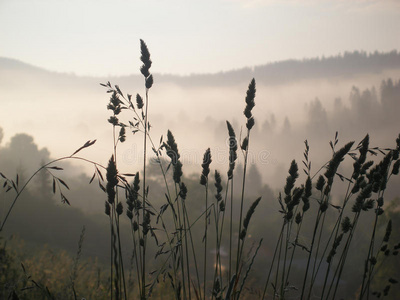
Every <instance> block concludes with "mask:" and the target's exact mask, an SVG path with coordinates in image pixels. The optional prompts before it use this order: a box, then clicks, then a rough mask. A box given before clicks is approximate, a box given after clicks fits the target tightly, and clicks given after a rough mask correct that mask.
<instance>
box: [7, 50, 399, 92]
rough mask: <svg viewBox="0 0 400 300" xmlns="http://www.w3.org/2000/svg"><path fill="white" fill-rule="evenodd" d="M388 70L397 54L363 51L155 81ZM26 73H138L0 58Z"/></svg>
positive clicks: (277, 79) (218, 81)
mask: <svg viewBox="0 0 400 300" xmlns="http://www.w3.org/2000/svg"><path fill="white" fill-rule="evenodd" d="M388 69H400V52H398V51H397V50H393V51H390V52H378V51H375V52H374V53H367V52H364V51H354V52H345V53H344V54H343V55H341V54H340V55H336V56H330V57H326V58H325V57H322V58H319V57H318V58H311V59H303V60H294V59H291V60H284V61H278V62H274V63H268V64H265V65H259V66H255V67H253V68H250V67H245V68H241V69H236V70H231V71H226V72H219V73H205V74H191V75H187V76H179V75H174V74H155V77H156V78H157V81H159V82H173V83H176V84H181V85H189V86H193V85H194V86H197V85H200V86H201V85H215V86H216V85H233V84H237V83H239V82H243V81H248V80H249V78H251V77H255V78H257V81H258V82H263V83H264V84H271V85H274V84H282V83H288V82H292V81H296V80H301V79H313V78H331V77H339V76H340V77H350V76H353V75H357V74H368V73H380V72H382V71H384V70H388ZM5 70H14V71H29V72H38V73H42V74H44V73H47V74H57V75H62V76H67V77H78V78H79V77H82V78H92V79H94V78H96V79H97V80H100V81H104V80H105V81H106V80H114V79H116V78H119V79H122V80H123V79H128V78H130V79H131V78H133V77H138V76H140V75H139V74H134V75H128V76H113V77H110V78H108V77H107V78H106V77H105V76H103V77H88V76H78V75H72V74H67V73H60V72H52V71H48V70H45V69H43V68H40V67H36V66H33V65H30V64H27V63H25V62H22V61H19V60H16V59H11V58H5V57H0V71H5Z"/></svg>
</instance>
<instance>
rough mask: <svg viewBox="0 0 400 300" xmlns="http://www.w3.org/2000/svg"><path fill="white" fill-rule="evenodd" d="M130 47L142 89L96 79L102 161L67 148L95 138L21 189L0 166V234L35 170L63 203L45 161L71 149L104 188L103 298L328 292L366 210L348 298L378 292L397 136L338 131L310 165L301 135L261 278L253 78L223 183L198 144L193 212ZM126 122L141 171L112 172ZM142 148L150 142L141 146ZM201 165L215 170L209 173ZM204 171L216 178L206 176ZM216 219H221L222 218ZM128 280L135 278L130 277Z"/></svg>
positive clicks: (146, 55) (335, 287)
mask: <svg viewBox="0 0 400 300" xmlns="http://www.w3.org/2000/svg"><path fill="white" fill-rule="evenodd" d="M140 49H141V57H140V60H141V62H142V63H143V64H142V66H141V67H140V72H141V73H142V75H143V77H144V95H145V96H144V97H142V96H141V95H140V94H139V93H137V94H136V96H135V97H133V96H132V95H131V94H125V93H124V92H123V91H122V90H121V88H120V87H119V86H118V85H112V84H111V83H110V82H107V83H102V84H101V85H102V86H103V87H105V88H106V91H107V93H109V95H110V99H109V103H108V106H107V108H108V109H109V110H110V111H111V116H110V118H109V119H108V122H109V123H110V124H111V125H112V130H111V132H112V133H111V134H112V137H113V144H112V149H111V151H110V152H111V155H110V159H109V161H108V164H107V167H103V166H102V165H101V164H98V163H95V162H93V161H90V160H88V159H85V158H82V157H77V156H76V154H77V153H78V152H79V151H81V150H82V149H84V148H87V147H89V146H92V145H93V144H94V141H88V142H87V143H85V144H84V145H83V146H82V147H80V148H79V149H78V150H77V151H75V152H74V153H73V154H72V155H70V156H67V157H63V158H60V159H56V160H53V161H51V162H49V163H47V164H45V165H43V166H42V167H41V168H40V169H39V170H37V171H36V172H35V173H34V174H33V175H32V176H31V177H30V178H29V179H28V180H27V182H26V183H25V184H24V185H23V186H22V187H19V178H18V176H17V178H16V179H15V180H10V179H8V178H7V177H6V176H5V175H4V174H2V173H0V175H1V177H2V178H3V181H4V183H3V187H4V188H5V189H6V191H10V190H14V191H15V192H16V196H15V198H14V200H13V202H12V204H11V206H10V207H9V209H8V211H7V213H6V215H5V218H4V220H2V222H1V227H0V232H1V231H2V229H3V227H4V225H5V224H6V221H7V219H8V217H9V215H10V213H11V211H12V210H13V208H14V206H15V204H16V202H17V200H18V198H19V197H20V195H21V193H22V192H23V191H24V190H25V189H26V186H27V185H28V184H29V183H30V181H31V180H32V178H33V177H34V176H35V175H36V174H37V173H38V172H39V171H47V172H49V174H50V175H51V176H52V178H53V192H56V191H58V192H59V193H60V197H61V199H62V201H63V202H65V203H67V204H69V201H68V200H67V198H66V196H65V192H64V190H65V189H69V186H68V185H67V184H66V182H65V181H64V180H62V179H61V178H60V177H59V176H58V175H56V174H55V172H56V171H60V170H61V168H59V167H57V166H56V165H55V163H57V162H58V161H61V160H66V159H79V160H83V161H86V162H88V163H90V164H92V165H93V166H94V174H93V176H92V178H91V180H90V182H92V181H93V180H94V179H95V178H96V177H97V179H98V185H99V187H100V188H101V189H102V190H103V191H104V193H105V194H104V200H105V214H106V216H107V217H108V219H109V226H110V233H109V234H110V254H111V255H110V261H109V271H108V272H109V278H110V280H109V285H108V288H109V290H108V292H106V294H107V297H109V299H115V300H119V299H148V298H152V297H158V296H159V295H160V294H161V295H162V293H164V296H166V295H168V297H173V298H175V299H204V300H205V299H241V298H254V297H255V298H258V299H289V298H293V297H294V298H297V299H312V298H314V297H318V298H320V299H335V298H337V297H338V296H337V295H338V293H339V291H340V288H341V280H342V276H343V273H344V271H345V269H346V268H348V257H349V253H351V251H355V250H356V249H355V247H354V246H353V242H354V237H355V236H356V235H357V226H358V224H359V220H360V216H361V215H364V214H368V215H370V214H373V215H374V222H373V224H372V226H371V230H370V239H369V242H368V243H367V245H365V247H366V249H367V254H366V257H365V262H364V266H361V268H362V269H363V270H364V273H363V275H362V276H361V277H360V278H359V283H358V284H359V293H358V295H357V297H358V298H359V299H369V297H370V296H371V295H372V294H373V293H375V294H374V295H377V293H378V292H376V291H372V290H371V284H372V282H373V279H374V276H375V275H376V273H377V272H376V266H377V265H378V262H379V259H380V258H381V257H382V256H388V255H390V254H393V255H394V253H395V251H397V249H398V247H399V246H398V245H396V246H394V247H395V248H394V250H393V251H392V252H390V251H389V253H388V254H386V253H387V252H386V251H387V249H388V248H389V247H392V245H390V244H389V239H390V233H391V228H392V226H393V225H392V223H391V221H389V223H388V225H387V227H386V231H385V233H384V237H383V239H382V238H380V234H381V232H380V222H379V221H380V216H381V215H382V214H383V213H384V208H383V207H384V196H385V190H386V188H387V183H388V181H389V179H390V178H391V177H392V176H394V175H397V174H398V173H399V167H400V159H399V151H400V136H399V138H398V139H397V140H396V144H395V145H394V147H393V148H392V149H380V148H377V147H375V148H371V147H370V146H369V136H368V135H367V136H366V137H365V138H364V139H363V140H362V141H361V142H360V143H359V144H358V145H357V146H356V147H354V145H355V144H354V142H349V143H346V144H344V145H342V146H341V148H339V149H337V147H339V144H340V143H339V139H338V134H337V133H336V135H335V138H334V140H333V141H331V142H330V145H331V149H332V156H331V158H330V159H329V160H328V161H327V162H326V163H325V164H324V165H323V166H321V167H320V168H319V169H318V170H317V171H316V172H313V171H312V168H311V161H312V160H311V154H312V152H311V150H312V149H311V150H310V147H309V144H308V141H305V151H304V160H303V161H302V164H303V166H304V168H303V171H304V173H305V178H304V181H303V178H302V177H301V176H300V174H299V167H298V164H297V162H296V161H295V160H293V161H292V162H291V164H290V166H289V170H288V176H287V178H286V183H285V185H284V188H283V190H282V192H281V193H279V196H278V197H277V201H278V203H279V206H280V210H279V213H280V214H281V217H282V224H281V229H280V231H279V235H278V238H277V241H276V244H275V247H274V251H273V255H272V258H271V262H270V264H269V265H265V266H263V267H262V268H258V269H263V270H265V272H263V274H262V277H261V278H256V279H257V280H255V279H253V278H252V274H253V273H255V272H254V271H255V270H253V268H254V266H255V264H257V259H259V257H258V254H259V253H260V250H262V249H263V244H262V243H263V237H259V238H257V242H254V243H253V246H251V247H250V246H249V245H247V244H246V242H247V240H248V236H249V232H251V226H250V224H251V223H252V222H250V221H251V220H252V219H253V218H254V217H255V216H256V213H257V212H258V211H260V209H264V210H265V207H262V206H263V202H262V198H261V197H257V198H256V199H249V197H248V196H247V193H246V186H247V184H248V183H247V180H248V178H247V176H246V175H247V169H248V166H249V161H248V160H249V149H250V137H251V130H252V128H253V127H254V125H255V119H254V116H253V113H252V110H253V108H254V107H255V103H256V102H255V98H256V82H255V79H252V80H251V81H250V83H249V86H248V89H247V93H246V96H245V103H244V107H245V108H244V111H243V113H244V116H245V126H246V129H245V134H244V137H243V139H242V138H241V137H240V138H239V140H238V139H237V137H236V133H235V129H234V128H233V126H232V125H231V123H230V122H229V121H226V124H227V137H228V141H229V143H228V147H227V153H228V155H229V165H228V166H227V167H228V172H227V178H226V181H225V182H226V184H225V185H224V184H223V182H224V176H223V175H222V174H221V173H220V172H219V171H217V170H214V172H212V171H211V168H212V151H211V149H210V148H208V149H207V150H206V151H205V153H204V157H203V163H202V164H201V175H200V181H199V184H200V185H201V186H203V187H204V190H203V201H204V205H203V208H204V209H203V210H202V211H201V212H196V211H193V210H192V209H191V205H192V204H191V201H195V200H196V201H197V200H198V199H194V198H192V197H191V195H190V191H189V190H188V187H187V185H186V184H185V182H184V181H185V180H186V179H185V177H184V175H183V174H184V173H183V167H184V166H183V164H182V161H181V159H180V154H179V150H178V143H177V141H176V140H175V137H174V135H173V133H172V132H171V131H170V130H168V131H167V133H166V136H167V137H166V139H164V137H163V136H161V137H160V138H159V142H158V144H156V143H155V142H154V140H153V138H152V135H151V125H150V122H149V119H150V114H149V111H150V110H149V107H150V89H151V87H152V86H153V83H154V78H153V75H152V74H151V73H150V68H151V66H152V61H151V59H150V52H149V50H148V47H147V45H146V43H145V42H144V41H143V40H140ZM129 131H130V132H132V134H133V135H135V136H137V135H138V134H143V140H142V141H143V142H142V146H143V168H142V170H141V172H139V171H138V170H134V171H133V172H132V173H125V174H121V173H120V172H119V171H118V169H119V168H118V167H119V165H120V160H119V157H120V155H119V152H118V146H119V145H120V143H123V142H125V140H126V139H127V138H129V137H127V133H128V132H129ZM236 131H237V129H236ZM240 132H242V130H241V128H240ZM157 140H158V138H157ZM239 142H240V150H241V152H242V155H243V157H242V158H241V161H242V162H243V174H240V175H241V176H242V177H241V178H242V180H241V182H237V181H234V178H235V176H234V174H236V173H235V172H234V171H235V165H236V163H237V161H238V160H239V158H238V154H237V150H238V145H239ZM150 147H151V150H152V152H149V151H148V148H150ZM151 153H152V154H153V160H154V162H155V163H156V164H157V165H158V166H159V169H160V173H161V175H162V178H163V184H164V188H165V193H164V197H165V202H164V203H163V204H162V205H161V207H155V206H154V203H157V201H155V200H157V199H152V197H151V194H150V193H149V192H150V189H151V186H150V185H149V184H148V183H149V180H148V177H149V173H148V163H149V157H150V154H151ZM378 154H381V155H382V156H383V158H382V160H381V161H377V159H376V158H374V160H371V156H374V157H378ZM347 160H352V161H353V168H352V171H351V174H350V175H349V176H346V175H343V174H341V173H338V172H341V171H340V170H341V166H342V164H343V162H344V161H347ZM104 170H105V172H106V176H105V178H104V177H103V172H104ZM199 170H200V168H199ZM210 173H211V174H214V176H213V178H212V177H211V176H210ZM212 179H213V180H214V182H213V183H214V184H210V183H212ZM337 179H339V180H341V181H343V182H345V183H346V185H347V187H346V190H345V192H344V196H343V199H342V203H341V204H339V205H338V204H337V203H333V202H332V195H331V194H332V189H333V187H334V184H336V182H337ZM299 182H301V183H299ZM235 185H239V186H240V192H239V194H238V195H236V194H235V191H236V190H237V189H236V188H235ZM212 191H215V195H214V197H211V193H212ZM349 206H351V208H350V209H349ZM260 207H261V208H260ZM246 208H247V211H246V210H245V209H246ZM235 209H238V211H235ZM124 212H125V215H126V218H125V216H124ZM330 212H336V215H335V216H336V220H335V221H334V222H333V223H332V224H333V226H330V227H328V226H327V214H328V213H330ZM308 220H310V221H311V222H312V224H313V225H312V226H311V227H309V226H308V225H307V226H306V225H305V223H306V222H309V221H308ZM226 222H228V224H229V226H226ZM126 224H128V226H129V229H130V234H131V240H132V243H131V244H129V245H127V244H126V241H125V240H123V238H122V226H125V225H126ZM202 224H203V225H204V226H202ZM305 231H307V232H305ZM199 233H201V234H199ZM307 234H310V240H311V242H310V243H309V244H304V243H302V242H301V241H300V237H301V236H303V235H307ZM82 243H83V232H82V235H81V239H80V242H79V247H78V253H77V257H76V259H75V263H74V268H73V273H72V274H73V275H72V277H71V287H70V288H71V290H72V294H73V295H74V297H75V298H76V295H77V291H76V284H75V282H76V278H77V263H78V261H79V258H80V254H81V249H82ZM225 246H226V247H227V249H229V250H228V255H227V258H223V257H222V250H223V247H225ZM127 247H128V248H129V249H131V251H130V252H131V253H132V255H131V264H128V263H127V258H126V256H125V254H124V251H123V249H126V248H127ZM396 247H397V248H396ZM211 249H212V250H213V251H215V255H211V252H210V250H211ZM304 253H306V255H305V256H304ZM394 256H395V255H394ZM302 257H305V265H304V266H303V267H302V268H300V270H299V268H298V267H296V268H297V269H296V274H294V269H295V266H294V265H295V262H296V259H299V258H302ZM264 260H265V259H264ZM212 263H213V264H212ZM201 266H202V267H201ZM299 272H301V274H302V275H301V276H300V277H301V282H296V278H298V277H299V276H298V273H299ZM258 273H259V271H258ZM128 274H129V276H128ZM127 278H128V280H127ZM318 278H323V284H322V285H321V284H319V283H318V284H317V279H318ZM131 281H133V282H134V283H135V284H133V285H132V284H129V282H131ZM260 281H263V283H264V284H263V285H262V286H258V287H254V286H253V285H254V284H255V283H256V282H260ZM292 282H294V283H292ZM389 283H390V286H392V285H395V284H396V283H397V280H396V279H394V278H391V279H390V282H389ZM247 290H257V292H256V293H255V295H256V296H254V295H253V296H249V294H248V293H246V291H247ZM389 290H390V287H389V288H387V287H385V289H384V290H383V293H384V294H385V293H386V294H388V293H389ZM12 292H13V294H12V295H11V296H13V297H14V294H15V297H18V296H17V295H16V294H17V292H16V291H15V290H13V291H12Z"/></svg>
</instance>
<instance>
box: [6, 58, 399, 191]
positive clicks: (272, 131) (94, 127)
mask: <svg viewBox="0 0 400 300" xmlns="http://www.w3.org/2000/svg"><path fill="white" fill-rule="evenodd" d="M399 57H400V55H399V54H397V52H390V53H381V54H380V53H374V54H370V55H366V54H365V53H359V52H355V53H347V54H346V55H344V56H343V57H342V56H338V57H331V58H326V59H314V60H305V61H286V62H281V63H274V64H270V65H265V66H259V67H256V68H253V69H241V70H234V71H230V72H226V73H219V74H204V75H196V74H195V75H192V76H186V77H182V76H173V75H157V74H155V75H154V77H155V84H154V85H153V87H152V89H151V90H150V92H149V122H150V123H151V125H152V128H151V135H152V137H153V140H154V141H155V143H158V141H159V139H160V137H161V135H164V136H165V135H166V131H167V130H168V129H170V130H171V131H172V132H173V133H174V135H175V138H176V141H177V143H178V146H179V149H180V152H181V155H182V159H183V162H184V172H185V173H187V174H190V173H198V172H199V171H200V164H201V160H202V155H203V153H204V150H205V149H206V148H208V147H211V150H212V154H213V156H214V164H213V168H216V169H219V170H221V171H225V170H226V167H227V160H228V156H227V144H226V141H227V130H226V124H225V121H226V120H228V121H230V122H231V123H232V124H233V125H234V128H235V130H236V134H237V136H240V132H241V130H242V129H243V126H244V121H245V119H244V116H243V109H244V97H245V93H246V90H247V85H248V83H249V82H250V80H251V78H252V77H253V76H254V77H255V79H256V84H257V94H256V100H255V101H256V107H255V109H254V116H255V121H256V126H255V129H254V130H253V133H252V135H253V136H252V139H251V141H250V149H251V151H252V152H251V154H252V156H251V157H250V159H251V161H252V162H253V163H256V164H257V165H258V167H259V169H260V172H261V174H262V178H263V181H264V182H265V183H268V184H269V185H270V186H272V187H274V188H278V187H280V186H281V185H282V184H283V182H284V179H285V176H286V175H285V174H286V171H285V170H286V169H287V167H288V165H289V163H290V161H291V160H292V159H293V158H296V159H297V160H299V161H300V160H301V159H302V152H303V148H304V144H303V142H304V140H306V139H307V140H308V141H309V144H310V146H311V158H312V159H313V160H314V161H315V166H317V165H318V164H319V163H322V162H323V161H326V160H327V159H329V156H328V153H329V151H330V148H329V144H328V143H329V141H330V140H331V139H333V136H334V134H335V132H336V131H339V138H340V141H341V142H343V143H344V142H346V141H347V140H348V139H351V140H354V139H355V140H361V139H362V137H363V136H365V134H367V133H369V134H370V135H371V140H372V143H376V145H381V146H384V147H392V146H393V141H394V139H395V137H396V135H397V134H398V132H397V131H398V128H399V125H400V124H399V119H398V118H397V117H396V114H394V115H393V116H389V115H385V114H387V113H390V111H393V110H391V109H390V105H389V106H388V105H387V103H386V106H387V107H386V108H383V105H384V103H381V102H382V99H381V98H382V95H381V87H382V82H383V81H384V80H385V81H386V80H388V79H392V80H393V81H394V84H395V85H396V82H397V80H398V79H399V78H400V63H399V61H400V60H399ZM0 64H1V68H0V91H1V94H0V103H1V104H2V115H1V123H0V127H1V128H2V129H3V134H4V138H3V140H2V145H3V146H4V145H7V143H9V142H10V139H11V137H12V136H14V135H15V134H17V133H26V134H28V135H30V136H32V137H33V138H34V143H36V144H37V145H39V147H40V148H46V149H48V151H49V152H50V153H51V157H53V158H57V157H62V156H67V155H70V154H71V153H72V152H73V151H74V150H76V149H77V148H79V147H80V146H81V145H82V144H83V143H85V142H86V141H87V140H97V142H96V144H95V145H94V146H93V147H91V148H90V149H86V150H85V152H83V153H82V156H84V157H87V158H90V159H92V160H94V161H97V162H99V163H101V164H106V162H107V160H108V159H109V157H110V155H111V153H112V126H111V125H110V124H109V123H108V122H107V119H108V117H109V115H110V112H109V111H107V109H106V105H107V103H108V100H109V96H110V94H107V93H106V89H105V88H104V87H102V86H100V85H99V83H105V82H107V81H108V80H109V81H110V82H111V84H113V85H116V84H117V85H119V87H120V88H121V90H122V91H123V92H124V93H128V94H133V95H135V94H136V93H139V94H141V95H142V96H144V86H143V78H142V77H141V76H139V75H132V76H127V77H116V78H92V77H79V76H75V75H73V74H61V73H54V72H49V71H46V70H43V69H40V68H37V67H33V66H30V65H27V64H24V63H22V62H19V61H15V60H10V59H5V58H4V59H1V60H0ZM132 72H135V70H133V71H132ZM257 75H258V77H259V78H258V77H257ZM274 75H276V76H274ZM368 93H370V94H371V95H369V96H368V95H366V94H368ZM394 97H398V96H394ZM364 98H365V99H364ZM389 98H390V97H389ZM392 98H393V97H392ZM390 99H391V98H390ZM387 101H394V102H396V101H397V98H396V99H392V100H387ZM396 105H397V104H395V107H394V108H397V106H396ZM385 109H386V111H385ZM132 117H133V116H132V115H129V113H124V114H122V115H121V121H124V122H125V123H128V121H129V120H132ZM382 122H384V124H383V123H382ZM243 130H244V129H243ZM142 139H143V136H142V135H141V134H140V133H137V134H135V135H131V134H129V133H128V138H127V141H126V142H125V143H124V144H121V145H120V146H119V150H118V151H119V154H120V156H121V158H120V159H122V161H123V164H121V166H120V168H121V171H122V172H130V173H133V172H136V171H138V170H140V169H141V167H142V161H141V157H142V155H141V153H142V152H141V151H142V146H141V143H142ZM320 153H324V155H320ZM74 165H75V166H76V164H75V163H74ZM72 170H73V171H72ZM81 171H84V172H86V173H87V174H90V173H91V172H92V167H91V166H88V165H84V164H80V165H78V166H77V167H74V168H71V171H70V172H73V173H74V174H79V173H80V172H81Z"/></svg>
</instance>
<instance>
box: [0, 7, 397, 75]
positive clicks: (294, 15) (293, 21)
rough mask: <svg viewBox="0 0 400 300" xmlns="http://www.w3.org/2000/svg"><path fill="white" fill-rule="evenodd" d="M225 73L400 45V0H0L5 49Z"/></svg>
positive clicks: (33, 60)
mask: <svg viewBox="0 0 400 300" xmlns="http://www.w3.org/2000/svg"><path fill="white" fill-rule="evenodd" d="M140 38H142V39H143V40H145V42H146V43H147V44H148V46H149V49H150V53H151V55H152V60H153V62H154V63H153V68H152V71H153V73H158V72H159V73H172V74H181V75H186V74H190V73H206V72H218V71H221V70H225V71H226V70H231V69H237V68H242V67H245V66H250V67H251V66H255V65H260V64H265V63H268V62H273V61H279V60H285V59H291V58H295V59H302V58H312V57H321V56H323V55H324V56H330V55H337V54H339V53H343V52H345V51H353V50H364V51H367V52H373V51H375V50H378V51H391V50H394V49H395V50H399V49H400V1H396V0H392V1H391V0H346V1H344V0H337V1H329V0H318V1H317V0H305V1H294V0H281V1H278V0H247V1H246V0H201V1H188V0H168V1H167V0H145V1H144V0H140V1H134V0H113V1H105V0H96V1H94V0H85V1H83V0H0V56H3V57H10V58H15V59H18V60H21V61H24V62H27V63H30V64H33V65H35V66H40V67H43V68H46V69H48V70H51V71H58V72H68V73H75V74H77V75H92V76H93V75H94V76H109V75H127V74H132V73H138V68H139V65H140V61H139V56H140V52H139V39H140Z"/></svg>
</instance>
